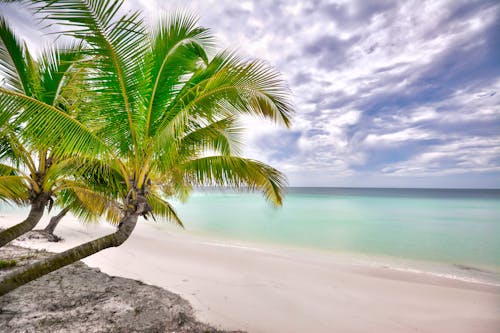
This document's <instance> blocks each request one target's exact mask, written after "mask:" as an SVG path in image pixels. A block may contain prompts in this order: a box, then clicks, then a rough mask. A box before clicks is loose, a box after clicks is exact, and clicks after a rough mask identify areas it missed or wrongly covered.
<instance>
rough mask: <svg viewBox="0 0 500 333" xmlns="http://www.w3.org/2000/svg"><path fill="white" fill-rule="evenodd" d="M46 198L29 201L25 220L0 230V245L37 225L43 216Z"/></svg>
mask: <svg viewBox="0 0 500 333" xmlns="http://www.w3.org/2000/svg"><path fill="white" fill-rule="evenodd" d="M46 203H47V200H45V199H43V198H42V199H38V200H35V201H34V202H32V203H31V209H30V212H29V214H28V217H27V218H26V220H24V221H23V222H21V223H18V224H16V225H14V226H12V227H10V228H8V229H5V230H3V231H1V232H0V247H2V246H4V245H5V244H7V243H9V242H10V241H11V240H14V239H16V238H17V237H19V236H21V235H22V234H25V233H27V232H28V231H30V230H33V228H34V227H35V226H36V225H37V223H38V222H39V221H40V219H41V218H42V216H43V210H44V209H45V205H46Z"/></svg>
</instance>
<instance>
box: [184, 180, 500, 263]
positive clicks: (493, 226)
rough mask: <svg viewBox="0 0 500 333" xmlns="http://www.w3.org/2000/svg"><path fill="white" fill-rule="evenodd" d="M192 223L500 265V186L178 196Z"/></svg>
mask: <svg viewBox="0 0 500 333" xmlns="http://www.w3.org/2000/svg"><path fill="white" fill-rule="evenodd" d="M175 207H176V209H177V211H178V213H179V215H180V217H181V218H182V219H183V221H184V222H185V226H186V229H187V230H190V231H195V232H200V233H205V234H212V235H216V236H219V237H227V238H231V239H235V240H243V241H253V242H265V243H272V244H284V245H290V246H299V247H306V248H312V249H321V250H328V251H337V252H349V253H362V254H369V255H373V254H375V255H382V256H390V257H397V258H405V259H417V260H428V261H436V262H446V263H453V264H460V265H469V266H474V267H495V268H498V267H500V190H438V189H434V190H428V189H425V190H424V189H345V188H344V189H338V188H291V189H290V190H289V193H288V195H287V196H286V199H285V202H284V206H283V207H282V208H278V209H276V208H273V207H272V206H271V205H270V204H268V203H267V202H266V201H265V200H264V199H263V197H262V196H261V195H259V194H254V193H221V192H212V193H209V192H203V193H200V192H198V193H194V194H193V195H192V196H191V198H190V199H189V201H188V202H187V203H185V204H180V203H175Z"/></svg>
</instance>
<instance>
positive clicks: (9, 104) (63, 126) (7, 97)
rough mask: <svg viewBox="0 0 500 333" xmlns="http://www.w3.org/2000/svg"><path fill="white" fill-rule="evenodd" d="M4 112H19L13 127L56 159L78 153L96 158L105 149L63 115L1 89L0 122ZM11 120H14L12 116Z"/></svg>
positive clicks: (57, 110) (93, 135) (32, 99)
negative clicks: (46, 149) (21, 131)
mask: <svg viewBox="0 0 500 333" xmlns="http://www.w3.org/2000/svg"><path fill="white" fill-rule="evenodd" d="M7 110H16V111H18V114H17V115H16V117H15V119H14V124H17V125H18V126H21V127H22V128H23V133H24V134H26V135H27V136H28V137H30V138H36V142H39V143H40V144H42V145H44V146H47V147H51V148H52V151H53V153H54V154H56V155H57V154H60V155H68V154H72V153H75V152H79V153H81V154H84V155H90V156H92V155H93V156H95V155H98V154H100V153H102V152H104V151H105V150H106V149H107V146H106V144H105V142H103V141H102V140H101V139H100V138H99V137H98V136H96V135H95V134H94V133H93V132H92V131H90V130H89V129H88V128H87V127H86V126H84V125H82V124H81V123H79V122H78V121H76V120H75V119H73V118H72V117H70V116H69V115H67V114H66V113H64V112H63V111H61V110H59V109H57V108H55V107H53V106H50V105H47V104H45V103H43V102H41V101H38V100H36V99H34V98H31V97H28V96H25V95H23V94H19V93H16V92H14V91H11V90H7V89H4V88H0V118H2V115H3V114H4V113H9V112H8V111H7ZM10 118H13V115H12V114H10ZM1 125H2V124H0V127H1Z"/></svg>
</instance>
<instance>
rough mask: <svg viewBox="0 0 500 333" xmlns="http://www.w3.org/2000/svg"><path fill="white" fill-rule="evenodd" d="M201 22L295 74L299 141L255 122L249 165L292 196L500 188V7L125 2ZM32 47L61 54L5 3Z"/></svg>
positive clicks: (225, 41)
mask: <svg viewBox="0 0 500 333" xmlns="http://www.w3.org/2000/svg"><path fill="white" fill-rule="evenodd" d="M125 6H126V8H128V9H142V10H143V11H144V13H145V16H146V17H147V20H148V21H149V22H154V21H156V19H157V18H158V16H159V15H160V14H161V13H165V12H166V13H168V12H171V11H172V10H178V9H182V10H188V11H191V12H194V13H195V14H196V15H198V16H199V17H200V24H201V25H202V26H204V27H207V28H210V30H211V31H212V33H213V34H214V36H215V37H216V39H217V43H218V46H219V48H220V49H230V50H236V51H237V52H238V53H239V54H241V55H243V56H246V57H248V58H260V59H263V60H264V61H266V62H267V63H268V64H270V65H271V66H273V67H275V68H276V69H277V70H278V71H280V72H281V73H282V76H283V78H284V79H285V80H286V81H287V83H288V86H289V88H290V91H291V96H292V102H293V104H294V106H295V109H296V113H295V115H294V117H293V125H292V127H291V128H290V129H285V128H282V127H278V126H276V125H273V124H270V123H269V122H264V121H263V120H260V119H254V118H246V119H245V121H244V124H245V127H246V128H247V131H246V134H245V141H246V147H245V150H244V155H245V156H246V157H250V158H255V159H259V160H261V161H264V162H266V163H268V164H270V165H272V166H274V167H276V168H278V169H279V170H281V171H283V172H284V173H285V174H286V175H287V177H288V181H289V184H290V185H291V186H343V187H351V186H353V187H358V186H366V187H446V188H474V187H479V188H500V2H498V1H471V0H467V1H461V0H451V1H436V0H433V1H423V0H418V1H378V0H377V1H375V0H371V1H361V0H360V1H352V0H349V1H333V0H312V1H306V0H300V1H295V0H273V1H271V0H269V1H265V0H262V1H231V0H206V1H201V0H200V1H187V2H186V1H179V0H177V1H160V0H158V1H152V0H151V1H146V0H125ZM0 10H1V11H2V14H3V15H4V16H5V17H6V18H7V20H9V22H10V23H11V24H12V25H13V26H15V27H16V31H18V32H19V33H20V35H22V36H23V38H24V39H25V40H26V42H27V43H28V45H29V46H30V47H31V48H34V49H37V48H38V49H40V48H42V47H43V46H44V45H48V44H49V43H50V38H51V37H50V36H47V35H46V34H45V33H43V32H41V31H40V29H39V28H38V27H36V26H35V24H34V20H31V19H29V18H28V17H29V15H28V13H26V11H25V9H21V8H19V7H16V6H12V5H1V7H0Z"/></svg>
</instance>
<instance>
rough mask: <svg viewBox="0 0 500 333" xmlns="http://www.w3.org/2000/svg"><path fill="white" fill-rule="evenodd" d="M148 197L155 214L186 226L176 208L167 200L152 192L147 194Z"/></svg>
mask: <svg viewBox="0 0 500 333" xmlns="http://www.w3.org/2000/svg"><path fill="white" fill-rule="evenodd" d="M147 199H148V204H149V205H150V206H151V208H152V209H153V214H154V215H153V216H155V215H156V216H160V217H162V218H164V219H166V220H167V221H170V222H174V223H175V224H177V225H179V226H181V227H184V225H183V224H182V221H181V219H180V218H179V216H177V213H176V212H175V210H174V208H173V207H172V206H171V205H170V204H169V203H168V202H167V201H165V200H163V199H162V198H160V197H159V196H157V195H155V194H152V193H149V194H148V195H147Z"/></svg>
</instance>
